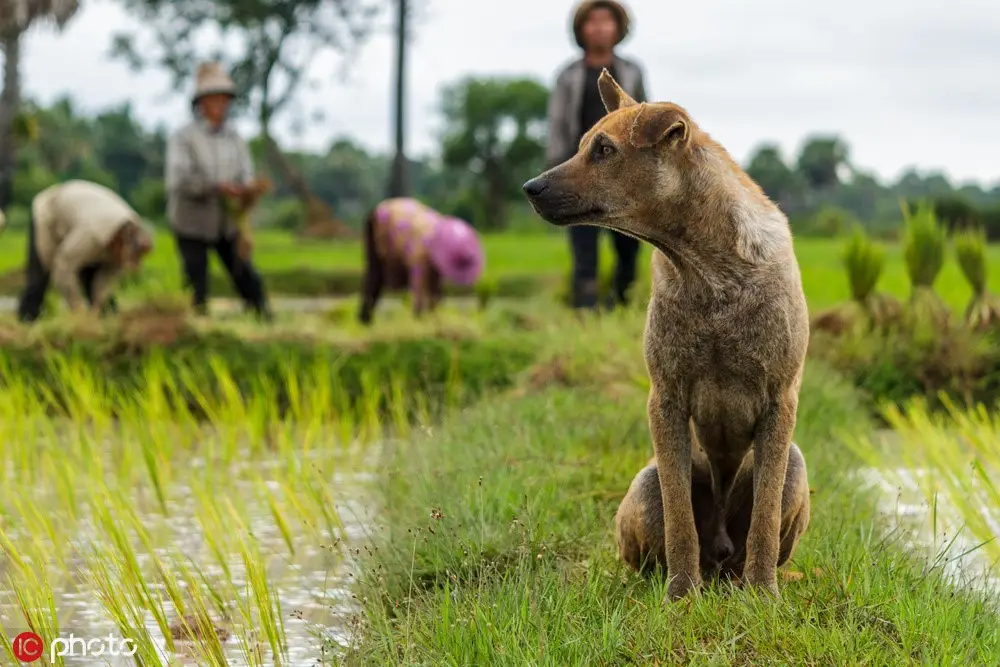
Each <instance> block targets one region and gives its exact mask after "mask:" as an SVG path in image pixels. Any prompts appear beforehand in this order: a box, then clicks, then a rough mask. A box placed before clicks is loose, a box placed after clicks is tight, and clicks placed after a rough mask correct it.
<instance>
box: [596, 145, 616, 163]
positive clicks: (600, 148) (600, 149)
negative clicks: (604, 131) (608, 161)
mask: <svg viewBox="0 0 1000 667" xmlns="http://www.w3.org/2000/svg"><path fill="white" fill-rule="evenodd" d="M614 154H615V147H614V146H612V145H611V144H605V143H600V144H597V145H596V146H594V152H593V156H594V158H595V159H601V158H606V157H611V156H612V155H614Z"/></svg>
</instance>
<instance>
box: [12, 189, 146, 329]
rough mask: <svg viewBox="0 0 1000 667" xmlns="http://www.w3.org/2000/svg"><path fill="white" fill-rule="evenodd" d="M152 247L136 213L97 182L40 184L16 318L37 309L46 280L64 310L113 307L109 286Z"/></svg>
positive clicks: (28, 318) (33, 316) (29, 317)
mask: <svg viewBox="0 0 1000 667" xmlns="http://www.w3.org/2000/svg"><path fill="white" fill-rule="evenodd" d="M152 247H153V234H152V232H151V231H150V229H149V228H148V227H147V225H146V224H145V223H144V222H143V221H142V219H141V218H140V217H139V214H138V213H136V212H135V210H134V209H133V208H132V207H131V206H129V205H128V204H127V203H126V202H125V201H124V200H123V199H122V198H121V197H119V196H118V195H117V194H115V193H114V192H112V191H111V190H109V189H108V188H106V187H104V186H103V185H99V184H97V183H91V182H89V181H81V180H71V181H66V182H64V183H59V184H56V185H52V186H50V187H48V188H45V189H44V190H42V191H41V192H39V193H38V194H37V195H35V198H34V199H33V200H32V202H31V222H30V225H29V227H28V262H27V267H26V274H27V275H26V279H27V280H26V284H25V287H24V291H23V292H22V293H21V299H20V301H19V302H18V305H17V316H18V319H20V320H21V321H22V322H34V321H35V320H37V319H38V317H39V315H41V312H42V304H43V302H44V301H45V292H47V291H48V288H49V283H50V282H51V283H53V284H55V286H56V288H57V289H58V290H59V292H61V293H62V295H63V297H64V298H65V299H66V303H67V304H69V307H70V310H72V311H74V312H82V311H84V310H86V309H87V307H88V306H89V311H90V312H92V313H95V314H102V313H105V312H108V311H114V310H115V302H114V297H113V296H112V292H113V288H114V285H115V283H116V282H117V280H118V278H119V277H120V276H121V274H122V273H123V272H126V271H131V270H134V269H136V268H137V267H138V265H139V264H140V262H141V261H142V259H143V258H144V257H145V256H146V255H147V254H148V253H149V251H150V250H151V249H152Z"/></svg>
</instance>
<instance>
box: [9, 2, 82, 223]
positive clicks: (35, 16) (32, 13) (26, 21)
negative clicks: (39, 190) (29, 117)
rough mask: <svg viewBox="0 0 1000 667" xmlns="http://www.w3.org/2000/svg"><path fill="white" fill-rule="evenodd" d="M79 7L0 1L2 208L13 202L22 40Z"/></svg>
mask: <svg viewBox="0 0 1000 667" xmlns="http://www.w3.org/2000/svg"><path fill="white" fill-rule="evenodd" d="M79 8H80V3H79V1H78V0H0V47H2V49H3V56H4V64H3V92H2V93H0V208H6V207H7V204H8V203H9V202H10V196H11V187H12V184H13V181H14V171H15V169H16V167H17V138H16V136H15V133H14V120H15V119H16V117H17V114H18V111H19V110H20V108H21V40H22V38H23V37H24V35H25V34H26V33H27V31H28V30H29V29H30V28H31V26H33V25H35V24H36V23H48V22H52V23H55V24H56V27H58V28H59V29H62V28H63V27H64V26H65V25H66V23H68V22H69V20H70V19H71V18H73V15H74V14H76V12H77V10H78V9H79Z"/></svg>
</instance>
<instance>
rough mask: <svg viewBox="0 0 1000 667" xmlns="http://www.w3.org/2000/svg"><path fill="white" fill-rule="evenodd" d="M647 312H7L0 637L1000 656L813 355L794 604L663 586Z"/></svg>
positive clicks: (462, 657)
mask: <svg viewBox="0 0 1000 667" xmlns="http://www.w3.org/2000/svg"><path fill="white" fill-rule="evenodd" d="M642 324H643V316H642V313H641V312H640V311H638V310H630V311H625V312H619V313H616V314H613V315H608V316H603V317H599V318H585V319H583V320H582V321H580V320H578V319H576V318H575V317H574V316H572V315H569V314H567V313H566V312H565V311H563V310H561V309H558V308H555V307H554V306H553V303H552V302H551V301H545V300H532V301H531V302H528V303H524V304H519V305H518V306H516V307H513V306H503V305H496V306H494V307H491V308H489V309H487V310H485V311H481V312H480V311H474V312H462V311H459V310H456V309H452V308H446V309H445V310H444V311H442V312H441V313H440V314H439V316H437V317H433V318H427V319H425V320H423V321H420V322H415V321H413V320H412V319H411V318H410V316H409V315H408V314H407V313H406V312H405V311H400V310H397V311H389V310H387V311H386V313H385V316H384V317H381V318H380V319H379V320H378V321H377V323H376V326H375V327H374V328H373V329H371V330H366V329H363V328H361V327H360V326H358V325H357V324H356V323H354V322H353V320H352V319H351V318H350V317H349V313H347V311H342V310H334V311H333V312H331V313H329V314H327V315H322V316H320V315H310V316H300V315H290V314H283V315H281V316H279V319H278V321H277V323H275V324H274V325H273V326H271V327H261V326H258V325H255V324H253V323H252V321H251V320H249V319H243V318H233V319H231V320H224V321H217V320H208V321H204V320H196V319H195V320H193V319H190V318H188V317H186V316H185V315H184V314H183V313H178V312H175V311H171V310H170V309H169V308H164V310H163V311H162V312H161V311H156V310H153V311H147V312H141V311H139V312H133V311H128V312H126V313H124V314H123V316H121V317H118V318H111V319H109V320H106V321H101V322H97V321H89V320H80V321H73V320H61V319H59V320H53V321H51V322H46V323H43V324H41V325H40V326H37V327H33V328H25V327H20V326H18V325H15V324H7V323H4V326H3V327H0V337H2V338H3V346H2V350H0V442H3V443H4V444H3V446H2V447H0V471H2V477H0V519H2V520H0V554H2V555H0V580H2V581H3V583H4V589H5V592H4V593H2V594H0V616H5V617H6V618H4V620H3V622H2V623H0V626H2V627H0V653H2V652H3V649H2V645H3V641H6V642H7V643H8V651H9V641H10V639H11V638H12V637H13V636H14V635H16V634H17V632H18V631H21V630H24V629H28V628H31V629H33V630H34V631H36V632H38V633H39V634H41V635H42V636H43V637H44V638H46V639H47V640H49V639H51V638H52V637H54V636H57V635H58V634H59V633H60V632H61V631H62V630H63V629H67V628H68V629H73V630H76V631H78V634H79V630H80V629H81V628H82V629H86V630H88V631H89V630H93V632H94V634H98V631H99V634H101V635H104V634H106V633H107V632H108V630H109V629H116V630H117V632H118V633H120V634H121V635H124V636H130V637H135V638H137V639H138V640H139V641H140V642H141V644H142V646H143V649H142V650H143V654H142V658H143V661H144V663H143V664H154V665H155V664H164V663H166V662H167V661H168V659H170V658H171V657H176V656H178V655H181V656H186V657H187V658H189V659H190V660H192V661H193V662H194V663H195V664H222V663H223V660H224V659H229V660H235V661H237V662H238V663H239V664H249V665H254V666H256V665H264V664H272V663H273V662H275V660H274V656H280V657H281V661H282V664H286V663H296V664H299V663H297V662H296V661H299V660H301V661H306V660H308V661H319V662H320V663H322V664H336V663H338V662H340V661H341V657H344V656H343V654H342V653H341V649H340V648H339V647H338V646H339V644H341V643H346V644H348V645H349V646H351V650H350V651H349V653H348V654H347V655H346V658H345V659H346V661H347V662H350V663H355V664H358V663H366V664H428V663H429V664H441V663H447V664H477V665H478V664H512V665H514V664H517V665H520V664H560V665H561V664H627V663H639V664H656V662H657V661H659V662H660V663H663V664H673V663H677V662H692V663H695V664H754V665H756V664H789V663H792V664H878V665H882V664H912V663H931V664H941V663H949V662H958V663H961V664H993V663H995V662H996V661H997V660H998V659H1000V645H998V642H1000V640H998V638H997V635H996V632H995V627H996V624H997V622H998V620H1000V617H998V615H997V610H996V609H995V608H994V607H992V606H990V605H989V604H987V602H985V601H984V600H981V599H979V598H978V597H977V595H978V594H977V593H976V592H975V591H966V592H959V591H956V590H954V589H952V588H949V587H947V586H946V585H945V583H944V581H945V580H944V578H943V576H942V574H941V569H940V568H939V567H938V566H937V565H931V564H929V563H931V561H929V560H927V559H925V558H924V554H921V553H920V552H918V551H916V550H914V549H912V548H910V547H909V545H908V544H907V543H906V542H905V537H906V536H905V534H904V533H902V532H899V531H895V532H893V531H892V530H890V532H889V536H888V537H885V535H886V532H885V530H886V529H891V528H892V524H890V523H888V522H885V521H883V520H880V519H879V518H878V516H877V510H876V497H875V492H874V491H872V492H869V491H865V490H863V489H862V488H861V487H860V486H859V485H858V483H857V482H855V481H854V480H853V478H852V477H851V475H850V473H851V472H852V471H853V470H855V469H856V468H857V467H858V466H859V465H861V463H862V458H863V457H857V456H856V454H855V450H854V449H852V448H851V447H849V446H847V444H845V443H848V442H851V443H856V442H859V441H861V440H862V438H863V436H864V435H865V434H867V433H868V431H869V429H870V428H871V427H872V420H871V406H872V402H873V397H872V396H864V395H863V394H862V393H861V392H859V391H858V390H857V389H856V388H854V387H853V386H852V385H851V380H850V379H845V376H841V375H836V374H834V373H833V372H832V371H831V370H830V369H829V368H828V367H827V366H826V365H825V364H823V363H820V362H818V361H817V360H816V359H815V358H814V359H812V360H811V361H810V364H809V367H808V371H807V376H806V383H805V386H804V387H803V393H802V402H801V406H800V418H799V425H798V430H797V433H796V440H797V441H798V443H799V444H800V446H801V447H802V449H803V452H804V453H805V456H806V458H807V461H808V464H809V469H810V478H811V486H812V488H813V490H814V494H813V496H812V499H813V523H812V525H811V527H810V529H809V531H808V532H807V534H806V537H805V539H804V541H803V542H802V544H801V545H800V548H799V550H798V551H797V553H796V555H795V558H794V560H793V562H792V563H791V564H789V566H787V567H786V568H785V569H786V571H787V572H788V574H786V575H784V576H783V590H784V598H783V600H782V602H781V603H779V604H777V605H774V604H771V603H768V602H766V601H762V600H758V599H756V598H755V597H754V596H753V595H752V594H749V593H747V592H743V591H732V590H728V589H725V588H712V589H709V590H707V591H706V592H705V594H704V595H703V596H702V597H700V598H698V599H694V600H691V601H690V602H684V603H681V604H680V605H673V606H670V607H667V608H663V607H661V606H660V604H659V602H660V600H661V598H662V597H663V594H664V593H665V590H664V586H663V584H662V582H658V581H652V582H646V581H642V580H640V579H638V578H637V577H635V576H633V575H631V574H630V573H629V572H628V571H626V570H625V569H623V567H622V566H621V565H620V564H619V563H618V562H617V560H616V557H615V549H614V544H613V540H612V533H611V527H612V518H613V515H614V511H615V509H616V507H617V503H618V502H619V501H620V499H621V497H622V496H623V495H624V493H625V490H626V489H627V487H628V484H629V482H630V480H631V478H632V476H633V475H634V474H635V472H636V471H638V470H639V469H640V467H641V466H642V465H643V464H644V463H645V461H646V460H647V458H648V457H649V454H650V451H651V446H650V443H649V440H648V430H647V426H646V419H645V407H644V406H645V393H646V390H647V389H648V380H647V377H646V372H645V368H644V364H643V361H642V358H641V345H640V343H639V339H640V336H641V330H642ZM890 347H891V345H890V344H889V343H888V342H887V343H886V347H885V349H889V348H890ZM879 349H882V348H879ZM852 354H853V353H852ZM847 356H848V357H850V354H848V355H847ZM858 358H863V357H858ZM918 369H919V365H917V364H916V363H915V362H914V366H913V367H912V368H910V369H907V370H906V371H905V373H904V374H903V376H902V377H907V375H906V373H910V372H916V370H918ZM886 377H888V376H886ZM851 379H855V380H856V378H851ZM893 382H902V380H898V379H897V380H894V381H893ZM890 384H891V383H890ZM893 386H895V385H893ZM914 391H915V392H916V393H918V394H920V393H921V390H920V387H919V386H918V387H917V388H916V389H915V390H914ZM982 428H988V427H987V426H985V425H984V426H982ZM967 430H968V429H967ZM919 439H920V438H919V435H917V436H914V437H912V441H913V442H918V441H919ZM372 480H373V481H372ZM67 536H69V537H67ZM359 557H360V559H361V567H360V570H359V573H360V575H361V577H359V578H360V579H361V581H360V583H357V584H352V582H351V581H350V580H351V579H352V577H351V576H350V572H351V571H350V570H349V569H348V566H349V564H350V563H351V562H352V561H354V560H356V559H358V558H359ZM352 594H353V595H355V596H356V600H355V599H354V598H352V597H351V596H352ZM80 600H86V601H87V602H84V603H81V602H80ZM150 615H151V617H150ZM150 618H152V621H150ZM185 619H186V620H185ZM185 624H186V625H189V626H196V627H195V628H193V629H195V630H197V628H201V630H200V633H201V635H202V638H201V639H200V640H199V641H196V642H194V643H185V642H184V641H183V640H179V639H176V638H175V637H174V634H179V635H183V634H184V633H185V632H187V629H185V627H183V626H185ZM188 629H192V628H188ZM217 630H218V631H219V632H216V631H217ZM222 632H225V633H227V634H228V636H229V640H224V639H220V637H221V634H220V633H222ZM8 655H9V653H8ZM5 657H6V656H5Z"/></svg>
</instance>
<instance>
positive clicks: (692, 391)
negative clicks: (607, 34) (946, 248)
mask: <svg viewBox="0 0 1000 667" xmlns="http://www.w3.org/2000/svg"><path fill="white" fill-rule="evenodd" d="M599 87H600V91H601V97H602V98H603V100H604V104H605V107H606V108H607V110H608V112H609V113H608V115H607V116H605V117H604V118H603V119H602V120H601V122H600V123H598V124H597V125H596V126H595V127H594V128H593V129H592V130H591V131H590V132H588V133H587V134H586V135H585V136H584V138H583V140H582V141H581V142H580V148H579V151H578V152H577V154H576V155H575V156H573V157H572V158H570V159H569V160H567V161H566V162H564V163H562V164H561V165H558V166H556V167H553V168H552V169H550V170H548V171H546V172H545V173H543V174H541V175H540V176H538V177H536V178H534V179H532V180H530V181H528V182H527V183H525V184H524V191H525V193H526V194H527V195H528V197H529V199H530V200H531V203H532V205H533V207H534V208H535V210H536V211H537V212H538V213H539V214H540V215H541V216H542V217H543V218H545V219H546V220H548V221H549V222H551V223H552V224H555V225H559V226H566V225H583V224H589V225H598V226H602V227H608V228H610V229H614V230H617V231H620V232H624V233H626V234H630V235H632V236H634V237H636V238H639V239H641V240H644V241H647V242H648V243H650V244H651V245H652V246H653V247H654V248H656V252H654V253H653V276H652V283H653V289H652V296H651V299H650V303H649V309H648V313H647V320H646V333H645V355H646V366H647V368H648V370H649V375H650V383H651V390H650V395H649V404H648V410H647V411H648V415H649V426H650V431H651V434H652V438H653V448H654V450H655V452H656V461H657V469H658V471H659V477H660V489H661V493H662V495H663V500H664V507H665V508H666V512H665V514H664V529H665V533H666V536H667V563H668V566H669V570H670V577H671V582H670V585H669V596H670V597H671V598H673V599H677V598H680V597H682V596H684V595H685V594H686V593H687V592H688V591H689V590H691V589H692V588H697V587H698V586H700V584H701V572H700V567H699V552H700V547H699V544H700V541H699V538H698V532H697V528H696V526H695V517H694V510H693V507H692V504H691V460H692V452H693V451H694V449H695V446H696V445H699V446H700V447H701V448H702V449H704V451H705V453H706V456H707V458H708V464H709V467H710V469H711V477H712V490H713V499H714V503H715V507H716V509H717V511H716V513H715V514H714V516H716V517H721V516H723V509H724V508H725V507H726V505H727V504H728V499H729V495H730V493H731V492H732V488H733V483H734V480H735V479H736V474H737V472H738V471H739V469H740V466H741V465H742V463H743V460H744V458H745V457H746V455H747V453H748V452H750V451H751V449H752V450H753V452H754V477H755V479H756V480H757V482H758V484H757V485H756V493H755V494H754V500H753V514H752V519H751V522H750V529H749V532H748V535H747V541H746V552H747V558H746V568H745V577H744V579H745V580H746V582H748V583H749V584H751V585H755V586H758V587H761V588H763V589H765V590H768V591H770V592H773V593H774V594H777V593H778V576H777V565H778V552H779V549H780V542H781V539H780V533H781V495H782V489H783V488H784V480H785V467H786V464H787V461H788V449H789V447H790V446H791V442H792V431H793V430H794V428H795V415H796V411H797V408H798V393H799V386H800V384H801V380H802V368H803V365H804V362H805V353H806V346H807V344H808V341H809V320H808V315H807V311H806V301H805V295H804V294H803V293H802V281H801V277H800V275H799V268H798V264H797V262H796V260H795V253H794V251H793V248H792V236H791V232H790V230H789V227H788V221H787V219H786V218H785V216H784V215H783V214H782V213H781V211H780V210H778V207H777V206H776V205H775V204H774V203H772V202H771V201H770V200H769V199H768V198H767V197H766V196H765V195H764V193H763V192H762V191H761V189H760V187H758V186H757V184H756V183H754V182H753V181H752V180H751V179H750V178H749V177H748V176H747V175H746V174H745V173H744V172H743V170H742V169H740V167H739V166H738V165H737V164H736V163H735V162H734V161H733V160H732V158H731V157H730V156H729V154H728V153H727V152H726V151H725V149H723V148H722V146H720V145H719V144H717V143H716V142H715V141H713V140H712V139H711V137H709V136H708V135H707V134H706V133H704V132H703V131H701V129H699V128H698V126H697V125H696V124H695V123H694V121H693V120H692V119H691V117H690V116H689V115H688V113H687V112H686V111H685V110H684V109H682V108H681V107H679V106H677V105H674V104H667V103H657V104H637V103H636V102H635V100H633V99H632V98H630V97H629V96H628V95H626V94H625V92H624V91H623V90H622V89H621V88H620V87H619V86H618V84H617V83H616V82H615V81H614V79H613V78H612V77H611V75H610V74H608V73H607V72H604V73H602V75H601V78H600V80H599ZM716 524H717V525H716V526H715V527H714V528H713V529H712V530H711V531H710V535H711V543H710V544H709V545H708V547H709V549H710V550H711V551H712V552H713V553H714V554H715V555H716V558H717V560H720V561H723V560H725V559H726V558H728V557H729V556H731V555H732V554H733V552H734V546H733V543H732V540H731V539H730V537H729V535H728V534H727V532H726V526H725V524H724V523H723V522H721V521H716ZM706 537H708V535H706Z"/></svg>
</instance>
